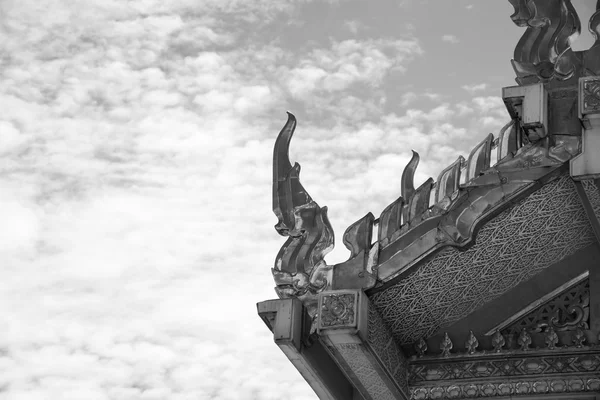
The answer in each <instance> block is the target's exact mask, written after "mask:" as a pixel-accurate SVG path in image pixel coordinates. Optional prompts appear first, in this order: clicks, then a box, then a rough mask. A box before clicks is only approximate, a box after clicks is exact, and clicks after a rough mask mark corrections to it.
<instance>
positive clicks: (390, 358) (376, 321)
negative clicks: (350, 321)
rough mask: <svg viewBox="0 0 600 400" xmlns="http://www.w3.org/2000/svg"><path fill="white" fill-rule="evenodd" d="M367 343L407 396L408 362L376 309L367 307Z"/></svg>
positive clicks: (371, 306)
mask: <svg viewBox="0 0 600 400" xmlns="http://www.w3.org/2000/svg"><path fill="white" fill-rule="evenodd" d="M368 318H369V322H368V327H369V333H368V339H367V340H368V343H369V346H370V347H371V349H372V350H373V352H374V353H375V354H376V355H377V357H378V358H379V360H380V361H381V363H382V364H383V365H384V366H385V368H386V369H387V370H388V372H389V373H390V375H391V376H392V377H393V378H394V380H395V381H396V383H397V384H398V385H399V386H400V389H402V391H403V392H404V393H405V394H406V395H407V396H408V393H409V392H408V379H407V377H408V360H407V359H406V357H405V356H404V354H403V353H402V351H401V350H400V346H399V345H398V344H397V343H396V341H395V339H394V337H393V336H392V334H391V332H390V330H389V328H388V327H387V326H386V325H385V322H384V321H383V318H381V316H380V315H379V312H378V311H377V309H376V308H375V307H374V306H373V305H370V306H369V317H368Z"/></svg>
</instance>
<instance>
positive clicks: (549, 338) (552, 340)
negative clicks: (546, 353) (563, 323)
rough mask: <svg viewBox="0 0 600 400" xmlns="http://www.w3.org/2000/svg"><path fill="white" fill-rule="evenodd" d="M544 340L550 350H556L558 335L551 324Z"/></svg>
mask: <svg viewBox="0 0 600 400" xmlns="http://www.w3.org/2000/svg"><path fill="white" fill-rule="evenodd" d="M544 341H545V342H546V346H547V347H548V348H549V349H550V350H554V349H555V348H556V345H557V344H558V335H557V334H556V332H555V331H554V328H552V327H551V326H549V327H548V328H547V329H546V332H544Z"/></svg>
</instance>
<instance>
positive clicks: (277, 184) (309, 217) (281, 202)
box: [272, 112, 334, 306]
mask: <svg viewBox="0 0 600 400" xmlns="http://www.w3.org/2000/svg"><path fill="white" fill-rule="evenodd" d="M287 114H288V120H287V122H286V124H285V126H284V127H283V129H281V131H280V132H279V135H278V136H277V140H276V141H275V147H274V150H273V212H274V213H275V215H276V216H277V218H278V220H279V221H278V222H277V224H276V225H275V230H277V232H278V233H279V234H280V235H282V236H287V237H288V239H287V240H286V242H285V244H284V245H283V246H282V248H281V250H280V251H279V254H277V258H276V260H275V267H274V268H273V269H272V273H273V277H274V279H275V283H276V285H277V286H276V287H275V291H276V292H277V295H278V296H279V297H280V298H289V297H298V298H300V299H301V300H309V301H308V302H309V303H315V302H316V297H315V295H316V294H317V293H318V292H321V291H323V290H324V289H325V288H326V287H327V286H328V284H330V282H329V279H327V276H328V273H329V270H330V269H331V267H329V266H327V264H326V263H325V260H324V256H325V254H327V253H329V252H330V251H331V249H332V248H333V244H334V236H333V229H332V227H331V224H330V223H329V219H328V218H327V207H323V208H321V207H319V205H318V204H317V203H316V202H315V201H314V200H313V199H312V198H311V197H310V195H309V194H308V192H307V191H306V190H305V189H304V187H303V186H302V184H301V183H300V179H299V175H300V164H298V163H294V166H292V164H291V162H290V159H289V147H290V142H291V139H292V136H293V134H294V130H295V129H296V117H294V115H293V114H291V113H289V112H288V113H287ZM313 297H314V298H313ZM310 300H314V301H310ZM314 305H315V306H316V303H315V304H314Z"/></svg>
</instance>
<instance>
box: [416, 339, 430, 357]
mask: <svg viewBox="0 0 600 400" xmlns="http://www.w3.org/2000/svg"><path fill="white" fill-rule="evenodd" d="M415 350H416V351H417V357H423V355H424V354H425V352H426V351H427V342H426V341H425V340H424V339H423V338H421V339H419V341H418V342H417V343H415Z"/></svg>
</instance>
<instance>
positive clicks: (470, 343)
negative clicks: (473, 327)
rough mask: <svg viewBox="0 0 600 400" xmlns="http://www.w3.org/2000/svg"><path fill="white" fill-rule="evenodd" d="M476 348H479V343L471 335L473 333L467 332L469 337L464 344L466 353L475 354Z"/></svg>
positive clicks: (473, 335)
mask: <svg viewBox="0 0 600 400" xmlns="http://www.w3.org/2000/svg"><path fill="white" fill-rule="evenodd" d="M477 347H479V341H478V340H477V338H476V337H475V334H474V333H473V331H469V337H468V338H467V341H466V342H465V348H466V349H467V353H469V354H475V351H476V349H477Z"/></svg>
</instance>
